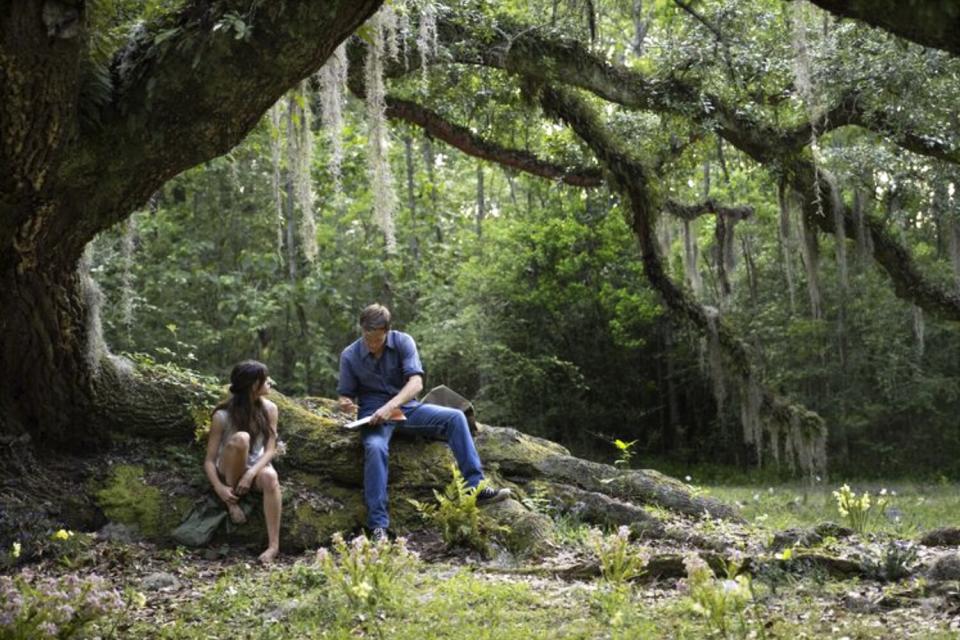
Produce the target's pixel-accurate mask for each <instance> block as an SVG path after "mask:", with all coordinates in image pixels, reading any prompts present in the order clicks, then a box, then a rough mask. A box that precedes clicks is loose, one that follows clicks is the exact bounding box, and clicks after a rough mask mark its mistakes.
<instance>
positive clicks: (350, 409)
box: [338, 396, 357, 414]
mask: <svg viewBox="0 0 960 640" xmlns="http://www.w3.org/2000/svg"><path fill="white" fill-rule="evenodd" d="M338 407H339V409H340V411H342V412H343V413H350V414H353V413H356V412H357V405H356V404H354V402H353V400H351V399H350V398H347V397H346V396H340V401H339V403H338Z"/></svg>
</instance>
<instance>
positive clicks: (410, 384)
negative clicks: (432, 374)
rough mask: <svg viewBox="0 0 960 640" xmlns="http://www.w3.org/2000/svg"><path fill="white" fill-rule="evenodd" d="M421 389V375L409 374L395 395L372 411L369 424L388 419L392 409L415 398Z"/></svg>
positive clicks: (376, 423)
mask: <svg viewBox="0 0 960 640" xmlns="http://www.w3.org/2000/svg"><path fill="white" fill-rule="evenodd" d="M421 391H423V376H421V375H413V376H410V377H409V378H408V379H407V383H406V384H405V385H403V388H402V389H400V391H399V392H397V395H395V396H393V397H392V398H390V400H388V401H387V403H386V404H385V405H383V406H382V407H380V408H379V409H377V410H376V411H374V413H373V415H372V416H370V424H372V425H378V424H380V423H382V422H388V421H389V420H390V414H391V413H393V411H394V409H399V408H400V407H402V406H403V405H405V404H406V403H408V402H410V401H411V400H413V399H414V398H416V397H417V395H418V394H419V393H420V392H421Z"/></svg>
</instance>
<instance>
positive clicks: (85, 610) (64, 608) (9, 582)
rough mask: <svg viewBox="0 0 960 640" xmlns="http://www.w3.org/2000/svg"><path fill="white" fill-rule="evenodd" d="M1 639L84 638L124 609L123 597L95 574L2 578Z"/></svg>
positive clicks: (0, 585)
mask: <svg viewBox="0 0 960 640" xmlns="http://www.w3.org/2000/svg"><path fill="white" fill-rule="evenodd" d="M0 602H2V604H0V638H3V639H4V640H21V639H23V640H27V639H31V640H33V639H36V638H60V639H63V638H76V637H85V636H86V633H85V630H86V629H87V628H88V627H90V626H91V625H92V624H93V623H95V622H96V621H97V620H100V619H102V618H106V617H108V616H110V615H111V614H114V613H116V612H118V611H119V610H121V609H122V608H123V606H124V603H123V599H122V598H121V596H120V594H119V593H118V592H117V591H116V590H114V589H110V588H109V586H108V585H107V583H106V581H104V580H103V578H100V577H99V576H96V575H93V576H90V577H88V578H86V579H81V578H79V577H78V576H76V575H75V574H69V575H66V576H63V577H60V578H41V579H35V577H34V575H33V574H32V573H30V572H28V571H24V572H23V573H21V574H19V575H17V576H15V577H12V578H11V577H10V576H0Z"/></svg>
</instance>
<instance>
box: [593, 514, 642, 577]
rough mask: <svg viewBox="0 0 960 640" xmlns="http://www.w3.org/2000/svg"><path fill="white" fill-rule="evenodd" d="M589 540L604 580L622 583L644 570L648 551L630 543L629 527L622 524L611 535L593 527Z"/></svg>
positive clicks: (640, 574) (639, 574)
mask: <svg viewBox="0 0 960 640" xmlns="http://www.w3.org/2000/svg"><path fill="white" fill-rule="evenodd" d="M589 540H590V544H591V545H592V546H593V549H594V551H596V553H597V558H598V559H599V560H600V573H601V574H602V575H603V579H604V580H606V581H608V582H610V583H612V584H623V583H626V582H629V581H630V580H633V579H634V578H639V577H640V576H642V575H643V573H644V572H645V571H646V569H647V563H648V562H649V561H650V552H649V551H648V550H647V549H644V548H641V547H637V546H635V545H632V544H630V528H629V527H627V526H622V527H620V528H619V529H617V532H616V533H615V534H613V535H603V534H602V533H601V532H600V531H598V530H597V529H593V530H592V531H591V533H590V537H589Z"/></svg>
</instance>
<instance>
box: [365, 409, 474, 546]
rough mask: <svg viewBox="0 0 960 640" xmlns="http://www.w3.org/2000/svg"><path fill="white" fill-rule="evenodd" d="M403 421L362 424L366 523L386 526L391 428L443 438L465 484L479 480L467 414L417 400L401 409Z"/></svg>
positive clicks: (387, 518)
mask: <svg viewBox="0 0 960 640" xmlns="http://www.w3.org/2000/svg"><path fill="white" fill-rule="evenodd" d="M405 413H406V416H407V420H406V422H400V423H397V422H387V423H384V424H381V425H378V426H376V427H363V433H362V436H363V500H364V502H365V503H366V504H367V526H368V527H370V528H371V529H375V528H377V527H383V528H387V527H388V526H390V515H389V513H388V512H387V459H388V455H389V452H390V438H392V437H393V432H394V431H395V430H400V431H401V432H402V433H412V434H416V435H424V436H427V437H437V438H442V439H444V440H446V441H447V445H449V447H450V450H451V451H453V457H454V458H456V459H457V466H459V467H460V473H461V474H463V477H464V479H465V480H466V481H467V484H468V485H469V486H471V487H475V486H477V485H478V484H480V481H481V480H483V471H482V470H481V468H480V456H479V455H478V454H477V448H476V447H475V446H474V444H473V437H471V435H470V426H469V425H468V424H467V417H466V416H465V415H463V412H462V411H460V410H459V409H449V408H447V407H438V406H437V405H433V404H421V405H420V406H419V407H416V408H414V409H412V410H410V411H407V412H405Z"/></svg>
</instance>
